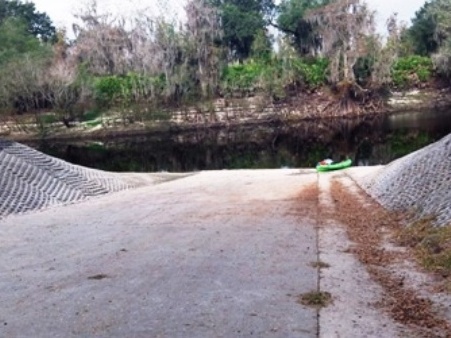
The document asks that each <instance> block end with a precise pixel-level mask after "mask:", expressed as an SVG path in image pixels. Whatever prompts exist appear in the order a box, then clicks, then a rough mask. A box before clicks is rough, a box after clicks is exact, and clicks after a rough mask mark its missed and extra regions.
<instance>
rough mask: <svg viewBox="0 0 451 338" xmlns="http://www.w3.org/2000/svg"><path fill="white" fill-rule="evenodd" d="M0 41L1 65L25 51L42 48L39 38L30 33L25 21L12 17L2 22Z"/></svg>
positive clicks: (34, 50) (29, 51) (0, 25)
mask: <svg viewBox="0 0 451 338" xmlns="http://www.w3.org/2000/svg"><path fill="white" fill-rule="evenodd" d="M0 41H1V42H2V43H1V44H0V66H2V65H5V64H6V63H8V62H9V61H10V60H12V59H14V58H17V57H20V56H21V55H23V54H25V53H31V52H36V51H39V50H40V49H41V44H40V42H39V40H38V39H36V38H35V37H34V36H33V35H31V34H30V33H28V31H27V27H26V25H25V23H24V22H23V21H21V20H19V19H16V18H11V17H10V18H8V19H6V20H3V22H2V23H1V24H0Z"/></svg>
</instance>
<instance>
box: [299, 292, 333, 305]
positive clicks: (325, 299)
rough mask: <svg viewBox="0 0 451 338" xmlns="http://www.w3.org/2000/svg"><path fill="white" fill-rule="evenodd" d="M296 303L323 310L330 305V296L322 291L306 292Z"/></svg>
mask: <svg viewBox="0 0 451 338" xmlns="http://www.w3.org/2000/svg"><path fill="white" fill-rule="evenodd" d="M298 303H299V304H302V305H306V306H312V307H315V308H323V307H326V306H328V305H329V304H331V303H332V295H331V294H330V293H329V292H324V291H323V292H320V291H312V292H307V293H305V294H302V295H300V296H299V297H298Z"/></svg>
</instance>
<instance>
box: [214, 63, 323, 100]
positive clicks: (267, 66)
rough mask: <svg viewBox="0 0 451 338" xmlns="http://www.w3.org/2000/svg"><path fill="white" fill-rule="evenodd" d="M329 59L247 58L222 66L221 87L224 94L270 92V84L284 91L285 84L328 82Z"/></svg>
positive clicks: (304, 84) (311, 84)
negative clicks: (244, 60)
mask: <svg viewBox="0 0 451 338" xmlns="http://www.w3.org/2000/svg"><path fill="white" fill-rule="evenodd" d="M327 67H328V60H327V59H323V58H317V59H302V58H274V59H272V60H268V61H261V60H252V59H251V60H249V61H247V62H245V63H243V64H233V65H229V66H227V67H225V68H224V71H223V75H222V83H221V84H222V88H223V89H224V92H225V93H232V92H241V93H253V92H256V91H265V92H270V91H271V89H270V86H273V89H272V90H273V91H274V87H276V88H277V90H278V91H279V92H283V91H284V89H285V88H286V87H287V86H290V85H293V84H297V85H299V87H300V88H302V87H304V88H317V87H320V86H322V85H325V84H326V82H327Z"/></svg>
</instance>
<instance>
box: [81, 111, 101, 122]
mask: <svg viewBox="0 0 451 338" xmlns="http://www.w3.org/2000/svg"><path fill="white" fill-rule="evenodd" d="M101 115H102V112H101V111H98V110H91V111H88V112H86V113H84V114H83V117H82V121H92V120H96V119H98V118H99V117H100V116H101Z"/></svg>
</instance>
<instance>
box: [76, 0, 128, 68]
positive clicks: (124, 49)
mask: <svg viewBox="0 0 451 338" xmlns="http://www.w3.org/2000/svg"><path fill="white" fill-rule="evenodd" d="M76 17H77V18H79V19H80V20H81V21H82V24H81V25H74V32H75V33H76V41H75V49H74V53H75V54H76V55H77V57H78V59H79V61H81V62H84V63H86V64H87V66H88V68H89V71H90V72H91V74H95V75H115V74H126V73H127V72H128V71H129V70H130V62H129V60H130V58H129V55H130V54H132V53H131V42H130V38H129V34H128V32H127V31H126V29H125V20H123V19H121V18H119V19H118V18H116V17H113V16H112V15H111V14H110V13H102V14H101V13H99V12H98V11H97V3H96V1H92V2H91V3H90V4H89V5H88V6H87V7H86V8H85V10H84V11H83V12H82V13H80V14H78V15H77V16H76Z"/></svg>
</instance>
